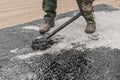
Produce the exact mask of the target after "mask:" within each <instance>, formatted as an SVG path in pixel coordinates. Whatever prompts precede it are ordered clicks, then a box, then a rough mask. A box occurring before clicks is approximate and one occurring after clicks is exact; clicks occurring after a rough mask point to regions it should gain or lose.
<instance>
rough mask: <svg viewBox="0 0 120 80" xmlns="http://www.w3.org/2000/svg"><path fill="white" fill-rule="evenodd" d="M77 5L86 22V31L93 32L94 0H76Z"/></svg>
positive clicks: (94, 24) (94, 28) (94, 26)
mask: <svg viewBox="0 0 120 80" xmlns="http://www.w3.org/2000/svg"><path fill="white" fill-rule="evenodd" d="M76 1H77V3H78V7H79V9H80V11H81V13H82V15H83V17H84V18H85V20H86V22H87V27H86V30H85V32H86V33H93V32H95V30H96V23H95V16H94V13H93V12H94V11H93V6H92V5H93V1H94V0H76Z"/></svg>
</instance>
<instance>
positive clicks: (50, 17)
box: [39, 0, 57, 34]
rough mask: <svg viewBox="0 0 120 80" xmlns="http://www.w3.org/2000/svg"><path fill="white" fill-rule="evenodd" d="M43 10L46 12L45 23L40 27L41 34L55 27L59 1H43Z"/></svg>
mask: <svg viewBox="0 0 120 80" xmlns="http://www.w3.org/2000/svg"><path fill="white" fill-rule="evenodd" d="M42 7H43V10H44V11H45V13H46V14H45V15H44V20H45V23H44V24H43V25H42V26H41V27H40V29H39V32H40V33H42V34H44V33H46V32H48V31H49V30H50V28H51V27H53V26H54V25H55V22H54V18H55V17H56V8H57V0H43V6H42Z"/></svg>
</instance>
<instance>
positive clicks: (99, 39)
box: [0, 4, 120, 80]
mask: <svg viewBox="0 0 120 80" xmlns="http://www.w3.org/2000/svg"><path fill="white" fill-rule="evenodd" d="M95 11H96V12H95V15H96V20H97V31H96V32H95V33H94V34H86V33H85V32H84V29H85V26H86V23H85V20H84V19H83V18H82V17H80V18H79V19H77V20H76V21H75V22H73V23H71V24H70V25H69V26H67V27H66V28H64V29H63V30H62V31H60V32H59V33H57V34H56V35H55V36H53V37H52V39H53V40H54V41H55V44H54V45H52V46H51V47H50V48H49V49H47V50H45V51H41V50H39V51H34V50H32V49H31V42H32V41H33V40H34V39H35V38H37V37H39V36H40V35H39V33H38V25H40V24H41V23H42V22H43V21H42V20H37V21H33V22H30V23H26V24H21V25H17V26H14V27H11V28H5V29H2V30H0V80H120V69H119V68H120V42H119V39H120V34H119V30H120V28H119V26H120V21H119V18H120V15H119V14H120V10H119V8H113V7H111V6H107V5H104V4H103V5H97V6H95ZM77 12H78V11H74V12H70V13H67V14H62V15H59V16H58V17H57V19H56V26H55V28H56V27H57V26H59V25H61V24H63V23H64V22H65V21H67V20H68V19H70V18H71V16H73V15H75V14H76V13H77ZM55 28H53V29H52V30H54V29H55ZM52 30H51V31H52ZM51 31H50V32H51Z"/></svg>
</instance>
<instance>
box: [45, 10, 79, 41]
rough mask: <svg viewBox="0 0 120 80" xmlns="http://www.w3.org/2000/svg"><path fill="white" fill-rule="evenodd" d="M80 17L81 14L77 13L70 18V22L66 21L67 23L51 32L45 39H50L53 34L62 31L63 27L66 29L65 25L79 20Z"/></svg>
mask: <svg viewBox="0 0 120 80" xmlns="http://www.w3.org/2000/svg"><path fill="white" fill-rule="evenodd" d="M80 16H81V12H79V13H78V14H77V15H75V16H74V17H73V18H71V19H70V20H68V21H67V22H65V23H64V24H63V25H61V26H60V27H58V28H57V29H56V30H54V31H53V32H51V34H49V35H48V36H47V37H46V38H47V39H49V38H50V37H52V36H53V35H54V34H56V33H57V32H59V31H60V30H62V29H63V28H64V27H66V26H67V25H69V24H70V23H71V22H73V21H75V20H76V19H77V18H79V17H80Z"/></svg>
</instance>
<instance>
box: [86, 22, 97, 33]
mask: <svg viewBox="0 0 120 80" xmlns="http://www.w3.org/2000/svg"><path fill="white" fill-rule="evenodd" d="M95 31H96V24H95V23H89V24H87V27H86V29H85V32H86V33H88V34H91V33H94V32H95Z"/></svg>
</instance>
